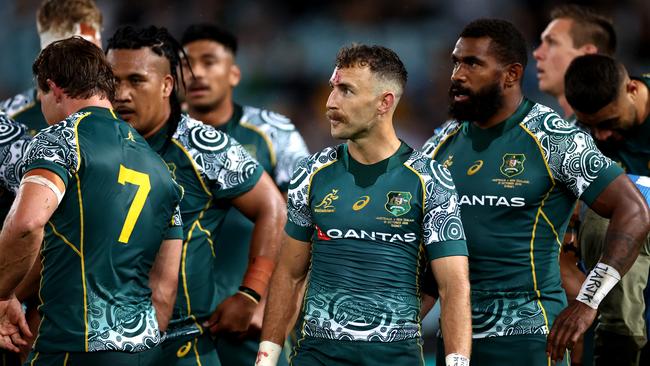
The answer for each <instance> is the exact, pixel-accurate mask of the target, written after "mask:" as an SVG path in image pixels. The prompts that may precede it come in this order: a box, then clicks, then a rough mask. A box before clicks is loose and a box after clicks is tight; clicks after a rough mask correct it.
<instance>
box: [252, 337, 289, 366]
mask: <svg viewBox="0 0 650 366" xmlns="http://www.w3.org/2000/svg"><path fill="white" fill-rule="evenodd" d="M280 353H282V346H281V345H279V344H277V343H273V342H270V341H262V342H260V348H259V350H258V351H257V359H256V360H255V366H276V365H277V364H278V359H279V358H280Z"/></svg>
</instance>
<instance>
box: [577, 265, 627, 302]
mask: <svg viewBox="0 0 650 366" xmlns="http://www.w3.org/2000/svg"><path fill="white" fill-rule="evenodd" d="M620 280H621V275H620V274H619V273H618V271H617V270H616V269H614V267H612V266H610V265H607V264H605V263H602V262H599V263H598V264H596V266H595V267H594V269H592V270H591V272H589V275H588V276H587V279H586V280H585V282H583V284H582V287H581V288H580V292H579V293H578V297H576V300H578V301H580V302H581V303H583V304H585V305H587V306H589V307H590V308H592V309H594V310H595V309H598V305H600V302H601V301H603V299H604V298H605V296H607V294H608V293H609V291H610V290H611V289H612V287H614V286H615V285H616V284H617V283H618V281H620Z"/></svg>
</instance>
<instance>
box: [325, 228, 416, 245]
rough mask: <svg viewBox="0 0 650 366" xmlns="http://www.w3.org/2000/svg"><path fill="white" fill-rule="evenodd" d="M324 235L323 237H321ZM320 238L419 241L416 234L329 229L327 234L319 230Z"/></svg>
mask: <svg viewBox="0 0 650 366" xmlns="http://www.w3.org/2000/svg"><path fill="white" fill-rule="evenodd" d="M321 235H322V236H321ZM318 238H319V239H321V240H331V239H369V240H381V241H387V242H391V243H411V242H414V241H416V240H417V239H418V237H417V235H416V234H415V233H405V234H391V233H381V232H378V231H365V230H355V229H348V230H345V231H344V230H339V229H329V230H327V232H326V233H324V234H323V232H322V231H321V230H320V228H318Z"/></svg>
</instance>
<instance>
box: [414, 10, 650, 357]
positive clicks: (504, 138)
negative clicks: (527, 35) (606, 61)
mask: <svg viewBox="0 0 650 366" xmlns="http://www.w3.org/2000/svg"><path fill="white" fill-rule="evenodd" d="M451 60H452V63H453V72H452V75H451V87H450V89H449V95H450V99H451V101H450V114H451V116H452V118H453V120H452V122H451V123H449V124H447V125H446V126H445V128H444V129H443V131H442V132H441V133H440V134H436V135H435V136H434V137H432V138H431V139H430V140H429V141H427V143H426V144H425V145H424V147H423V150H424V151H425V153H426V154H428V155H429V156H431V157H433V158H435V159H438V160H439V161H443V162H445V164H446V165H447V167H448V168H449V170H450V172H451V175H452V177H453V178H454V180H455V182H456V184H457V189H458V193H459V195H460V203H461V206H462V211H461V212H462V219H463V223H464V227H465V229H466V233H467V244H468V250H469V254H470V256H469V262H470V264H469V266H470V280H471V285H472V317H473V322H472V324H473V338H474V342H473V347H472V348H473V355H472V356H473V357H472V359H473V360H474V362H473V365H516V364H517V365H521V364H526V365H530V366H535V365H548V364H549V363H550V362H551V361H561V360H562V359H563V358H564V357H565V353H566V349H567V347H569V348H571V347H572V346H573V344H575V342H576V341H577V340H578V338H579V336H580V335H581V334H582V333H584V331H585V330H586V328H587V327H588V326H589V325H590V324H591V323H592V321H593V319H594V318H595V316H596V310H595V309H596V308H597V307H598V303H599V301H600V300H601V299H602V297H604V296H605V295H606V293H607V291H608V290H609V289H611V286H613V284H614V283H616V282H617V281H618V280H620V276H622V275H623V274H625V273H626V272H627V270H628V269H629V267H630V266H631V265H632V263H633V262H634V259H635V258H636V256H637V255H638V253H639V247H640V245H641V242H642V240H643V238H644V237H645V235H646V234H647V232H648V230H649V229H650V226H649V225H650V216H649V215H650V213H649V212H648V207H647V204H646V203H645V200H644V199H643V197H642V196H641V194H640V193H639V192H638V190H637V189H636V188H635V187H634V184H633V183H632V182H631V181H630V180H629V179H628V178H627V177H626V176H625V175H622V170H621V169H620V167H618V166H617V165H616V164H614V163H613V162H612V161H611V160H610V159H608V158H607V157H605V156H604V155H602V153H601V152H600V151H598V149H597V148H596V146H595V144H594V142H593V140H592V139H591V137H590V136H589V135H587V134H586V133H584V132H583V131H581V130H579V129H577V128H576V127H575V126H574V125H573V124H570V123H567V122H566V121H564V120H563V119H562V118H560V116H558V115H557V114H555V113H554V112H553V111H552V110H551V109H550V108H548V107H545V106H543V105H540V104H537V103H534V102H532V101H530V100H529V99H527V98H525V97H524V96H523V94H522V91H521V82H522V76H523V73H524V68H525V66H526V62H527V51H526V43H525V41H524V38H523V36H522V35H521V33H520V32H519V31H518V30H517V29H516V28H515V27H514V26H513V25H512V24H511V23H509V22H506V21H503V20H495V19H479V20H476V21H473V22H471V23H469V24H468V25H467V26H466V27H465V28H464V29H463V30H462V32H461V34H460V38H459V39H458V41H457V42H456V45H455V48H454V51H453V53H452V57H451ZM577 198H580V199H581V200H583V201H584V202H586V203H587V204H588V205H590V206H591V207H592V208H593V209H594V210H595V211H596V212H598V213H599V214H601V215H603V216H606V217H611V218H612V222H611V224H610V227H609V234H608V240H607V243H606V245H605V249H604V253H603V256H602V258H601V259H600V262H599V264H598V265H597V268H596V269H594V271H592V272H591V273H590V274H589V275H588V276H587V280H586V281H585V285H584V287H583V289H581V291H580V293H579V295H578V301H573V302H571V303H570V305H569V306H568V307H567V308H566V309H565V310H564V311H563V310H562V309H563V308H565V307H566V305H567V302H566V296H565V294H564V291H563V290H562V288H561V281H560V269H559V265H558V254H559V250H560V246H561V242H560V240H561V238H562V235H564V231H565V229H566V224H567V221H568V219H569V217H570V215H571V213H572V210H573V206H574V204H575V201H576V199H577ZM599 276H607V278H608V279H607V281H606V283H607V286H602V287H600V288H597V287H595V286H594V284H595V283H596V281H597V280H598V279H597V277H599ZM610 285H611V286H610ZM589 291H595V293H592V292H589ZM551 327H553V328H552V329H551ZM549 330H550V332H549ZM547 337H548V346H547ZM443 338H444V342H445V343H446V341H447V339H446V337H445V335H444V333H443ZM547 352H548V355H547ZM566 362H568V361H566Z"/></svg>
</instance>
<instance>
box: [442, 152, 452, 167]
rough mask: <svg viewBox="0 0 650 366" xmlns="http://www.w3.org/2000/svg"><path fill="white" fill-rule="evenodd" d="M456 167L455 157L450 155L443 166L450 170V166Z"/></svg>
mask: <svg viewBox="0 0 650 366" xmlns="http://www.w3.org/2000/svg"><path fill="white" fill-rule="evenodd" d="M452 165H454V156H453V155H449V156H448V157H447V159H446V160H445V161H444V162H443V163H442V166H444V167H445V168H447V169H449V167H450V166H452Z"/></svg>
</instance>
